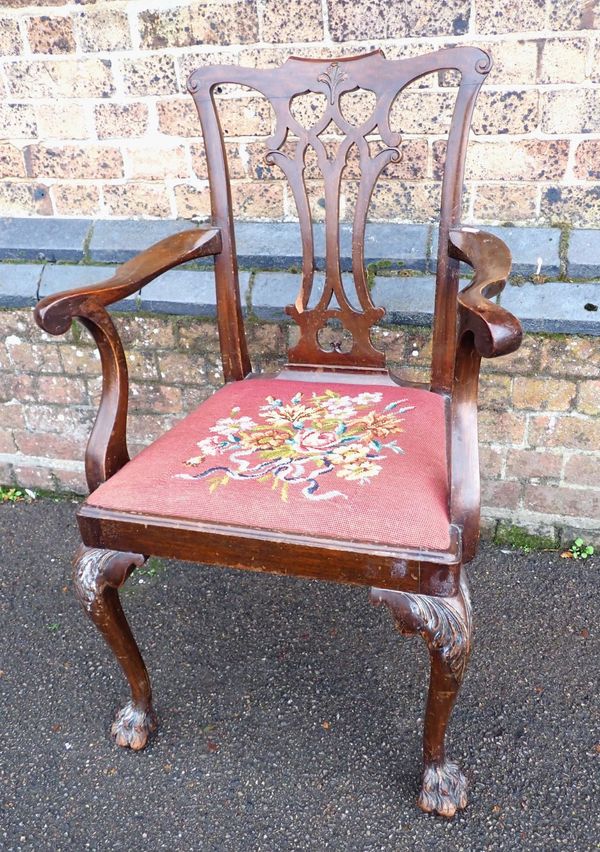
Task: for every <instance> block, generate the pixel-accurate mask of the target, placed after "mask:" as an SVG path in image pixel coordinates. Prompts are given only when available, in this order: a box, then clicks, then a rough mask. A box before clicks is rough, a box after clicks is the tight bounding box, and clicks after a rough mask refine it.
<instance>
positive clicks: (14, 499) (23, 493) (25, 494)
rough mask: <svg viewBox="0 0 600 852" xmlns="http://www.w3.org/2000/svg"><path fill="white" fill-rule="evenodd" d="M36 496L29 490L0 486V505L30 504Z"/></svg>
mask: <svg viewBox="0 0 600 852" xmlns="http://www.w3.org/2000/svg"><path fill="white" fill-rule="evenodd" d="M36 496H37V495H36V493H35V491H32V490H31V489H30V488H9V487H8V486H4V485H0V503H23V502H24V503H31V501H32V500H35V498H36Z"/></svg>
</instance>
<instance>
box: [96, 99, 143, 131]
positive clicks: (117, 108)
mask: <svg viewBox="0 0 600 852" xmlns="http://www.w3.org/2000/svg"><path fill="white" fill-rule="evenodd" d="M94 118H95V120H96V132H97V134H98V138H99V139H112V138H114V137H115V136H116V137H119V136H143V134H144V133H145V132H146V130H147V128H148V105H147V104H144V103H126V104H121V103H105V104H97V106H96V107H95V109H94Z"/></svg>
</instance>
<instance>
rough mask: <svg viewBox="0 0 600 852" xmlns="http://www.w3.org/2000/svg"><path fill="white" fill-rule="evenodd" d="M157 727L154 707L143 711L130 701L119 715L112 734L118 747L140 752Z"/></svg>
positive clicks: (111, 730)
mask: <svg viewBox="0 0 600 852" xmlns="http://www.w3.org/2000/svg"><path fill="white" fill-rule="evenodd" d="M157 726H158V723H157V719H156V713H155V712H154V710H153V709H152V707H150V708H149V709H148V710H142V709H140V708H139V707H135V705H134V704H133V702H131V701H128V702H127V704H126V705H125V707H123V709H122V710H119V712H118V713H117V718H116V719H115V721H114V722H113V725H112V728H111V729H110V732H111V735H112V736H113V737H114V739H115V742H116V743H117V745H118V746H122V747H123V748H130V749H133V751H139V750H140V749H142V748H144V746H145V745H146V743H147V741H148V737H149V735H150V734H151V733H152V732H153V731H155V730H156V728H157Z"/></svg>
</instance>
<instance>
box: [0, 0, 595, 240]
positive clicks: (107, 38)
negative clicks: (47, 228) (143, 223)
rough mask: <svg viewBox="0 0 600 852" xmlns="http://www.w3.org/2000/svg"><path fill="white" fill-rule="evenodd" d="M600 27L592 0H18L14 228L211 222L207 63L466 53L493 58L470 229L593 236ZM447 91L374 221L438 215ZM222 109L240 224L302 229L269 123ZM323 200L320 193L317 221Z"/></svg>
mask: <svg viewBox="0 0 600 852" xmlns="http://www.w3.org/2000/svg"><path fill="white" fill-rule="evenodd" d="M598 28H600V12H599V11H598V10H597V3H596V2H595V0H585V2H584V0H521V2H511V3H499V2H498V0H447V2H445V3H443V4H441V3H434V2H431V0H428V2H420V3H419V2H413V3H406V4H405V3H401V4H400V3H392V2H383V0H288V2H282V0H224V2H216V0H208V2H204V3H198V2H182V0H180V2H176V0H175V1H174V2H168V0H154V2H151V0H148V2H147V3H145V2H142V0H135V2H124V0H103V2H94V0H77V2H74V3H65V2H62V0H48V2H47V3H45V4H44V3H43V0H42V3H38V4H35V3H28V2H27V0H4V2H3V3H2V4H1V9H0V55H1V56H2V57H3V58H2V67H1V69H0V88H1V89H3V90H4V93H5V98H4V100H3V102H2V103H1V104H0V128H2V130H1V133H2V139H3V140H4V141H2V142H0V216H13V215H16V216H19V215H44V216H47V215H60V216H94V217H100V218H110V217H130V216H144V217H190V216H192V215H199V216H204V215H206V214H207V212H208V193H207V186H206V171H205V163H204V157H203V151H202V144H201V139H200V137H199V125H198V122H197V119H196V116H195V113H194V109H193V104H192V101H191V98H190V97H189V96H188V95H187V94H186V93H185V79H186V76H187V74H188V73H189V72H190V71H191V70H192V69H193V68H194V67H197V66H198V65H200V64H202V63H212V62H224V63H228V62H233V63H242V64H246V65H273V64H278V63H279V62H280V61H282V60H283V59H284V58H285V57H286V56H288V55H289V54H290V53H295V54H300V55H307V56H318V55H322V56H330V55H331V56H333V55H339V54H342V53H343V54H352V53H355V52H361V51H365V50H368V49H370V48H372V47H373V46H381V47H383V48H384V49H385V52H386V54H387V55H388V56H389V57H401V56H410V55H413V54H415V53H420V52H423V51H427V50H430V49H432V48H435V47H440V46H444V45H449V44H459V43H460V44H475V45H478V46H481V47H483V48H485V49H489V50H490V51H491V52H492V54H493V56H494V58H495V67H494V69H493V71H492V73H491V74H490V76H489V78H488V83H487V85H486V86H485V89H484V91H483V93H482V95H481V97H480V100H479V105H478V107H477V113H476V115H475V119H474V137H473V144H472V146H471V149H470V154H469V160H468V171H467V192H466V197H465V220H471V221H474V222H480V223H490V222H492V223H493V222H506V221H510V222H513V223H520V224H524V223H549V222H554V223H557V222H559V223H564V222H568V223H570V224H572V225H575V226H585V225H588V226H597V225H600V165H599V163H600V71H599V70H598V68H599V65H600V63H599V61H598V60H599V58H600V41H599V40H598V38H597V30H598ZM451 84H452V79H451V78H446V77H442V78H438V77H437V76H435V77H434V78H432V79H429V80H428V82H427V88H426V89H425V90H423V91H420V92H419V93H418V108H417V109H415V105H416V100H415V94H414V92H415V89H414V88H413V89H412V90H411V92H412V93H411V92H409V93H407V96H406V101H405V103H406V107H407V111H405V109H404V107H402V108H401V109H398V111H397V115H396V117H395V121H396V122H397V128H398V129H402V131H403V132H404V134H405V138H406V143H405V146H406V152H405V158H404V161H403V162H402V163H400V164H399V165H398V166H397V167H396V170H395V171H394V172H389V173H388V174H387V178H386V179H385V180H383V182H382V183H381V184H380V188H379V189H378V191H377V193H376V195H375V198H374V202H373V207H372V210H371V216H372V218H374V219H378V218H383V219H388V218H393V219H396V220H399V221H413V222H423V221H428V220H430V219H431V218H434V217H435V215H436V209H437V203H438V198H439V158H440V156H441V152H442V147H441V143H442V140H443V138H444V134H445V130H446V127H447V122H448V116H449V109H450V103H451V101H452V95H453V89H452V85H451ZM224 102H225V103H224V126H225V129H226V131H228V133H230V134H232V135H233V134H235V136H234V138H233V139H232V141H231V149H232V151H234V152H235V153H237V154H240V155H241V156H240V157H238V158H237V160H236V165H235V167H234V169H233V177H234V184H233V195H234V204H235V207H236V213H237V215H238V216H240V217H242V218H248V219H253V218H283V217H285V218H290V217H293V215H294V211H293V205H292V201H291V198H290V195H289V193H288V191H287V189H286V188H285V187H284V185H283V183H282V182H281V181H280V180H278V179H277V177H276V172H275V170H273V169H268V168H265V165H264V163H262V162H261V159H260V156H261V154H262V149H261V148H260V146H258V145H257V144H256V139H257V137H259V136H261V135H264V134H265V133H268V132H269V129H270V124H271V115H270V110H269V109H268V108H267V107H265V105H264V104H261V103H260V102H259V100H258V99H257V98H256V97H255V96H251V95H249V94H248V93H240V92H239V91H238V92H231V91H229V92H225V93H224ZM392 177H393V178H395V180H393V181H392V180H391V179H390V178H392ZM347 195H348V197H349V198H350V199H351V197H352V186H351V185H350V186H348V187H347ZM318 200H319V188H318V187H315V189H314V202H315V203H314V209H315V210H316V211H317V212H318V211H319V209H320V207H319V204H318Z"/></svg>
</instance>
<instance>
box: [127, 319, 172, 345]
mask: <svg viewBox="0 0 600 852" xmlns="http://www.w3.org/2000/svg"><path fill="white" fill-rule="evenodd" d="M118 327H119V334H120V335H121V340H122V341H123V345H124V346H125V347H126V348H129V347H131V348H132V349H171V348H172V347H173V345H174V343H175V338H174V336H173V325H172V323H171V322H170V321H169V320H164V319H157V318H155V317H140V316H123V317H120V318H119V326H118Z"/></svg>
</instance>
